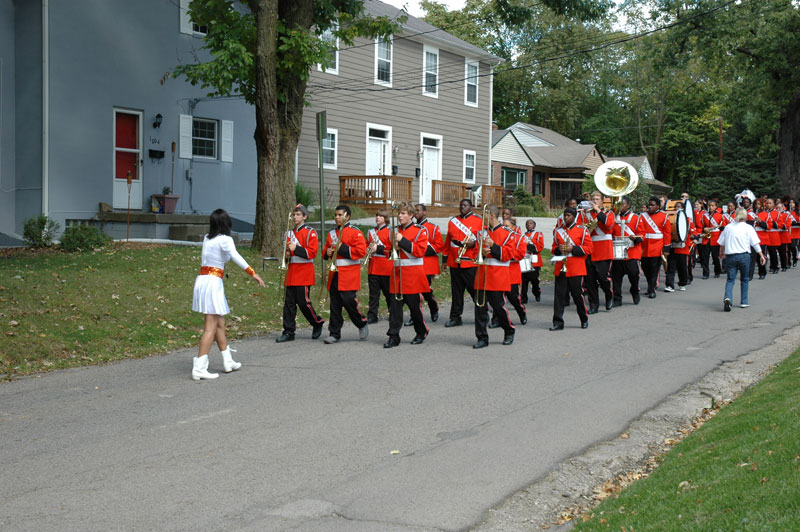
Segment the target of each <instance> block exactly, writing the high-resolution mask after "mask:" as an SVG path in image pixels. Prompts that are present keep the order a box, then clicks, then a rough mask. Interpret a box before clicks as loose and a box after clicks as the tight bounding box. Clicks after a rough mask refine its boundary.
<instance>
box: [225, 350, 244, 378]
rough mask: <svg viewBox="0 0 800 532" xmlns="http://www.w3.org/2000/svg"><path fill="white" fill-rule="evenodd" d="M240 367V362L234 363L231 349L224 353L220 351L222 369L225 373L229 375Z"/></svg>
mask: <svg viewBox="0 0 800 532" xmlns="http://www.w3.org/2000/svg"><path fill="white" fill-rule="evenodd" d="M241 367H242V363H241V362H236V361H235V360H234V359H233V356H232V355H231V348H230V347H228V348H227V349H225V351H222V369H223V370H224V371H225V373H230V372H231V371H236V370H237V369H239V368H241Z"/></svg>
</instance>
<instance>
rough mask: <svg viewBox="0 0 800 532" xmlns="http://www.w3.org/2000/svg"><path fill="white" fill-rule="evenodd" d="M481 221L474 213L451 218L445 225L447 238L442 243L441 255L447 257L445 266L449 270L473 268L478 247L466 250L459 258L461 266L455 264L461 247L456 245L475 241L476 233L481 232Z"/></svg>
mask: <svg viewBox="0 0 800 532" xmlns="http://www.w3.org/2000/svg"><path fill="white" fill-rule="evenodd" d="M482 224H483V220H482V219H481V217H480V216H478V215H477V214H475V213H472V212H471V213H469V214H467V215H466V216H461V215H459V216H453V217H452V218H450V221H449V222H448V223H447V238H446V239H445V242H444V250H443V251H442V253H443V254H444V255H446V256H447V266H448V267H450V268H459V267H461V268H474V267H475V264H474V260H475V259H476V258H477V257H478V247H477V246H474V247H472V248H469V249H467V250H466V251H465V252H464V255H463V256H462V257H461V264H460V265H459V264H458V263H457V262H456V257H458V251H459V250H460V249H461V246H460V245H458V244H457V243H456V241H457V242H463V243H465V244H466V243H467V242H469V241H470V240H473V241H474V240H475V238H476V236H477V234H478V232H479V231H480V230H481V228H482V227H481V226H482Z"/></svg>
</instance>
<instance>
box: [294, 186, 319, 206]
mask: <svg viewBox="0 0 800 532" xmlns="http://www.w3.org/2000/svg"><path fill="white" fill-rule="evenodd" d="M294 197H295V200H296V201H297V203H302V204H303V205H305V206H306V207H308V206H309V205H316V201H317V195H316V194H315V193H314V191H313V190H311V189H310V188H308V187H307V186H305V185H303V184H301V183H296V184H295V186H294Z"/></svg>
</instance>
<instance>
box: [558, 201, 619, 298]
mask: <svg viewBox="0 0 800 532" xmlns="http://www.w3.org/2000/svg"><path fill="white" fill-rule="evenodd" d="M591 197H592V207H591V210H588V211H587V212H586V219H587V221H588V220H596V221H597V224H596V225H595V228H594V230H592V252H591V254H590V256H589V257H588V258H587V259H586V285H587V290H586V295H587V296H588V298H589V314H596V313H597V309H598V308H600V294H599V290H598V287H599V288H600V289H602V290H603V295H605V302H606V310H611V309H612V307H613V306H614V293H613V290H612V288H611V274H610V272H611V262H612V261H613V260H614V242H613V240H612V238H613V237H612V236H611V234H612V233H613V231H614V226H615V225H616V222H615V221H614V213H613V212H611V211H608V212H604V211H603V194H602V193H600V191H597V190H595V191H594V192H592V196H591ZM567 269H569V267H568V268H567Z"/></svg>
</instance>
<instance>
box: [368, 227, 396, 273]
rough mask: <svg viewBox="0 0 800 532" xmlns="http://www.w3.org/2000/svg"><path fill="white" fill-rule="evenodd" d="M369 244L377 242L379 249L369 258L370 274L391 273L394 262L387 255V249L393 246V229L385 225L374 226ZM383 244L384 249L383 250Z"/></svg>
mask: <svg viewBox="0 0 800 532" xmlns="http://www.w3.org/2000/svg"><path fill="white" fill-rule="evenodd" d="M368 237H369V245H372V243H373V242H377V245H378V249H376V251H375V253H373V254H372V258H371V259H370V260H369V269H368V273H369V275H391V274H392V262H391V261H390V260H389V259H388V258H387V257H386V255H385V253H386V251H385V250H386V249H388V248H390V247H391V245H392V244H391V240H390V238H391V231H390V230H389V227H388V226H386V225H384V226H382V227H380V228H373V229H370V230H369V235H368ZM381 246H382V247H383V250H381Z"/></svg>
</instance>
